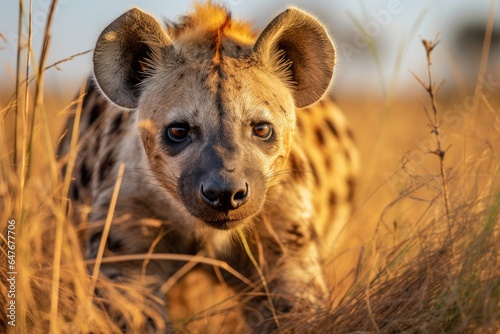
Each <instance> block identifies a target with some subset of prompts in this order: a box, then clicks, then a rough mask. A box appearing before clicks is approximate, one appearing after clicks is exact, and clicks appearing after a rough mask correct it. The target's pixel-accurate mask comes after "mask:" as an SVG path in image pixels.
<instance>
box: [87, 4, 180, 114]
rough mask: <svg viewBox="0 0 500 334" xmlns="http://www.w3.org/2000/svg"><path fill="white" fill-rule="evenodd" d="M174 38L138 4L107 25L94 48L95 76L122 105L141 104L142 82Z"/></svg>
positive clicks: (135, 106) (114, 99)
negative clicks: (139, 7) (137, 6)
mask: <svg viewBox="0 0 500 334" xmlns="http://www.w3.org/2000/svg"><path fill="white" fill-rule="evenodd" d="M170 46H171V40H170V38H169V37H168V35H167V34H166V32H165V30H164V29H163V27H162V26H161V24H160V23H159V22H158V21H157V20H156V19H155V18H153V17H152V16H150V15H149V14H146V13H145V12H143V11H141V10H139V9H137V8H134V9H131V10H129V11H128V12H126V13H125V14H123V15H122V16H120V17H119V18H117V19H116V20H114V21H113V22H112V23H111V24H110V25H109V26H107V27H106V28H105V29H104V30H103V32H102V33H101V35H100V36H99V39H98V40H97V44H96V47H95V51H94V59H93V61H94V76H95V78H96V81H97V83H98V85H99V87H100V88H101V90H102V91H103V92H104V94H106V96H107V97H108V98H109V99H110V100H111V101H112V102H114V103H116V104H117V105H118V106H120V107H123V108H131V109H132V108H137V104H138V100H139V96H140V83H141V82H142V80H144V78H145V77H146V76H147V74H148V71H149V70H151V68H153V67H154V64H155V62H158V61H159V58H160V55H161V54H162V52H163V51H164V50H165V49H166V48H168V47H170Z"/></svg>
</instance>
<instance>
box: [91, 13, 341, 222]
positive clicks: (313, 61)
mask: <svg viewBox="0 0 500 334" xmlns="http://www.w3.org/2000/svg"><path fill="white" fill-rule="evenodd" d="M334 53H335V52H334V48H333V45H332V42H331V40H330V38H329V36H328V34H327V32H326V30H325V29H324V27H323V26H322V25H321V24H320V23H319V22H318V21H317V20H316V19H314V18H313V17H311V16H309V15H308V14H306V13H304V12H302V11H300V10H298V9H295V8H291V9H288V10H286V11H285V12H283V13H281V14H280V15H278V16H277V17H276V18H275V19H274V20H273V21H272V22H271V23H270V24H269V25H268V26H267V28H265V29H264V30H263V32H262V33H261V34H260V36H256V35H254V34H253V33H252V32H251V30H250V28H249V27H248V26H247V25H245V24H243V23H241V22H236V21H233V20H231V17H230V15H229V14H228V13H227V12H226V10H225V9H224V8H222V7H220V6H217V5H213V4H208V5H205V6H201V5H197V10H196V11H195V13H192V14H191V15H189V16H186V17H184V18H183V19H182V21H181V23H180V24H176V25H171V26H168V27H166V29H164V28H163V27H162V25H161V24H160V23H159V22H158V21H157V20H156V19H154V18H153V17H151V16H150V15H148V14H146V13H144V12H142V11H140V10H139V9H132V10H130V11H128V12H127V13H125V14H123V15H122V16H120V17H119V18H118V19H116V20H115V21H114V22H113V23H111V24H110V25H109V26H108V27H107V28H106V29H105V30H104V31H103V32H102V33H101V36H100V37H99V39H98V42H97V45H96V49H95V54H94V74H95V78H96V81H97V83H98V85H99V86H100V88H101V90H102V91H103V92H104V94H105V95H106V96H107V97H108V98H109V99H110V100H111V101H112V102H114V103H115V104H117V105H118V106H120V107H123V108H127V109H136V111H135V112H136V113H137V119H138V121H137V126H138V128H139V131H140V135H141V139H142V143H143V145H144V148H145V151H146V154H147V156H148V159H149V164H150V168H151V170H152V171H153V173H154V175H155V177H156V178H157V180H158V181H159V183H160V184H161V185H162V187H163V188H164V189H165V191H166V192H167V193H168V194H169V198H171V200H173V201H174V202H175V203H177V204H178V205H179V207H180V208H181V209H180V210H179V211H182V212H183V213H182V214H183V217H185V218H186V220H187V221H188V222H193V221H194V222H198V223H200V222H203V223H204V224H208V225H209V226H212V227H214V228H217V229H222V230H225V229H230V228H232V227H234V226H237V225H238V224H240V223H242V222H244V221H246V220H248V219H249V218H250V217H252V216H254V215H256V214H258V213H259V212H260V211H261V210H262V208H263V207H264V204H265V199H266V194H268V192H269V191H270V185H271V184H276V182H271V180H272V179H273V177H275V176H276V175H279V174H280V171H281V170H282V169H283V167H284V164H285V162H286V159H287V157H288V154H289V151H290V148H291V145H292V143H293V134H294V130H295V123H296V119H295V109H296V108H302V107H306V106H308V105H310V104H312V103H314V102H316V101H317V100H318V99H319V98H321V97H322V95H323V94H324V93H325V91H326V90H327V88H328V86H329V83H330V80H331V77H332V74H333V67H334V58H335V57H334ZM204 226H206V225H204Z"/></svg>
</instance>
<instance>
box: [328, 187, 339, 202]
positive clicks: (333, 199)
mask: <svg viewBox="0 0 500 334" xmlns="http://www.w3.org/2000/svg"><path fill="white" fill-rule="evenodd" d="M328 203H329V204H330V206H335V205H336V204H337V194H336V193H335V191H333V190H331V191H330V195H329V196H328Z"/></svg>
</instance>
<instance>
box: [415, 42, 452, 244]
mask: <svg viewBox="0 0 500 334" xmlns="http://www.w3.org/2000/svg"><path fill="white" fill-rule="evenodd" d="M422 44H423V45H424V47H425V51H426V56H427V76H428V83H427V84H426V83H424V81H423V80H422V79H420V78H419V77H418V76H416V75H415V74H414V73H413V72H412V74H413V76H414V77H415V79H417V81H418V82H419V83H420V84H421V85H422V87H424V89H425V90H426V92H427V94H428V95H429V97H430V100H431V107H432V116H433V118H432V119H431V120H430V124H429V127H430V128H431V133H432V134H433V135H434V137H435V139H436V146H437V147H436V149H435V150H433V151H430V152H429V153H432V154H435V155H436V156H438V158H439V169H440V176H441V183H442V187H443V198H444V205H445V209H446V219H447V222H448V233H449V237H450V240H453V239H452V236H453V232H452V228H451V220H450V204H449V197H448V186H447V182H446V169H445V167H444V158H445V155H446V152H447V151H448V149H449V147H448V148H447V149H445V150H443V146H442V143H441V134H440V126H441V121H440V119H439V115H438V107H437V102H436V91H437V87H436V85H435V84H434V82H433V81H432V71H431V65H432V51H433V50H434V48H435V47H436V46H437V45H438V44H439V34H438V35H437V36H436V38H435V39H434V40H433V41H430V40H426V39H422Z"/></svg>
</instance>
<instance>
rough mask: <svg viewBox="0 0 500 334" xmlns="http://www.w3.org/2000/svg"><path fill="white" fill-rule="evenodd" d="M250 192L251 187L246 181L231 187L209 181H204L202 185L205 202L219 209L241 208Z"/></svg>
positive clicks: (202, 197) (202, 195)
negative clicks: (243, 183)
mask: <svg viewBox="0 0 500 334" xmlns="http://www.w3.org/2000/svg"><path fill="white" fill-rule="evenodd" d="M249 193H250V188H249V186H248V183H246V182H245V185H244V186H243V185H242V186H239V187H231V186H227V185H221V184H219V183H217V182H213V181H208V182H205V183H202V184H201V187H200V194H201V199H202V200H203V203H205V204H206V205H208V206H210V207H211V208H213V209H215V210H219V211H229V210H234V209H237V208H239V207H240V206H242V205H243V204H245V203H246V202H247V200H248V194H249Z"/></svg>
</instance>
